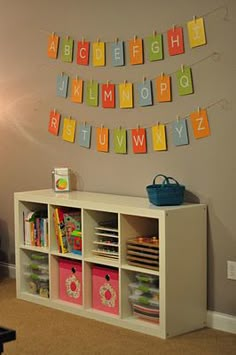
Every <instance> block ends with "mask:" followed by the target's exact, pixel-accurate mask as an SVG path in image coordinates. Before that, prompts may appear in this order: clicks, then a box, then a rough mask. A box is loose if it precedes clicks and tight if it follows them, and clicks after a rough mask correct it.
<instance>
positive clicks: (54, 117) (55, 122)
mask: <svg viewBox="0 0 236 355" xmlns="http://www.w3.org/2000/svg"><path fill="white" fill-rule="evenodd" d="M60 120H61V115H60V113H59V112H56V110H52V111H50V116H49V124H48V132H49V133H51V134H53V135H54V136H58V133H59V126H60Z"/></svg>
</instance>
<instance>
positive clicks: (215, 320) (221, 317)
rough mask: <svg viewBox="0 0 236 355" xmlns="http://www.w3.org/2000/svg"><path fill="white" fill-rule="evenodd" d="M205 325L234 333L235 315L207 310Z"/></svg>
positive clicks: (235, 331) (235, 325)
mask: <svg viewBox="0 0 236 355" xmlns="http://www.w3.org/2000/svg"><path fill="white" fill-rule="evenodd" d="M207 326H208V327H209V328H212V329H217V330H222V331H223V332H228V333H233V334H236V316H231V315H229V314H224V313H219V312H213V311H207Z"/></svg>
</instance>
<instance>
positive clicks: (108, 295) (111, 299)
mask: <svg viewBox="0 0 236 355" xmlns="http://www.w3.org/2000/svg"><path fill="white" fill-rule="evenodd" d="M105 278H106V280H108V281H109V280H110V277H109V275H106V277H105ZM99 293H100V296H101V302H102V304H103V305H104V306H108V307H115V302H116V292H115V290H114V288H113V287H112V286H111V285H110V284H109V283H108V282H105V283H104V284H103V285H102V286H101V287H100V290H99Z"/></svg>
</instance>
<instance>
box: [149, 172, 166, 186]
mask: <svg viewBox="0 0 236 355" xmlns="http://www.w3.org/2000/svg"><path fill="white" fill-rule="evenodd" d="M158 176H162V177H163V178H164V180H163V183H162V185H164V184H168V182H169V181H168V179H169V178H168V177H167V176H166V175H163V174H157V175H156V176H155V177H154V178H153V182H152V183H153V185H155V184H156V178H157V177H158Z"/></svg>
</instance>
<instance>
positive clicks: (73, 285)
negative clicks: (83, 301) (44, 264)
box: [66, 273, 81, 298]
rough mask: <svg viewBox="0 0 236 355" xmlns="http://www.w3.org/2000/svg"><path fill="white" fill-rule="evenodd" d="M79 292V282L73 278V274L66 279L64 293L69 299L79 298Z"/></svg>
mask: <svg viewBox="0 0 236 355" xmlns="http://www.w3.org/2000/svg"><path fill="white" fill-rule="evenodd" d="M80 290H81V285H80V281H79V280H78V279H77V277H76V276H75V273H73V275H72V276H70V277H68V278H67V279H66V293H67V295H68V296H70V297H73V298H79V296H80Z"/></svg>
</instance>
